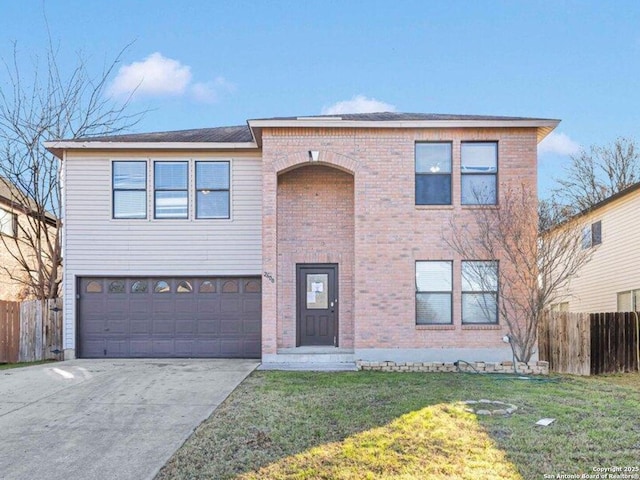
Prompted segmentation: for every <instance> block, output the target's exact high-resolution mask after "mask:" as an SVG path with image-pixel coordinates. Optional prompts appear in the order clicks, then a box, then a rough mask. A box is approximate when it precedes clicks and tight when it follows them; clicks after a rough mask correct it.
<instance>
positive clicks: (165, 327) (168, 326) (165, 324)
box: [153, 318, 176, 335]
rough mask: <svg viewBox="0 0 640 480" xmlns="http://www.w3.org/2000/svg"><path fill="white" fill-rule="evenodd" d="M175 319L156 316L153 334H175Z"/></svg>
mask: <svg viewBox="0 0 640 480" xmlns="http://www.w3.org/2000/svg"><path fill="white" fill-rule="evenodd" d="M175 326H176V324H175V321H174V320H172V319H170V318H154V319H153V334H154V335H175V330H176V329H175Z"/></svg>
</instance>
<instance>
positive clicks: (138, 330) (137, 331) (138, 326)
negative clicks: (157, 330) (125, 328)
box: [129, 319, 151, 335]
mask: <svg viewBox="0 0 640 480" xmlns="http://www.w3.org/2000/svg"><path fill="white" fill-rule="evenodd" d="M130 324H131V328H130V330H129V331H130V333H131V334H134V335H142V334H150V333H151V320H148V319H144V320H131V322H130Z"/></svg>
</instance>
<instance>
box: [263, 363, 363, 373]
mask: <svg viewBox="0 0 640 480" xmlns="http://www.w3.org/2000/svg"><path fill="white" fill-rule="evenodd" d="M257 370H286V371H293V372H355V371H356V370H358V367H356V363H355V362H337V363H336V362H320V363H315V362H304V363H303V362H269V363H261V364H260V365H259V366H258V368H257Z"/></svg>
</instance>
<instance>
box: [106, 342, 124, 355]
mask: <svg viewBox="0 0 640 480" xmlns="http://www.w3.org/2000/svg"><path fill="white" fill-rule="evenodd" d="M128 343H129V342H127V341H125V340H120V339H113V338H110V339H107V341H106V349H107V352H109V354H112V355H113V356H114V357H127V356H129V344H128Z"/></svg>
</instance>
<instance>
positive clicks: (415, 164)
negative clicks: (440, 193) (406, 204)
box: [413, 140, 453, 207]
mask: <svg viewBox="0 0 640 480" xmlns="http://www.w3.org/2000/svg"><path fill="white" fill-rule="evenodd" d="M425 144H426V145H449V164H450V168H449V172H448V173H439V172H418V171H417V167H418V145H425ZM413 174H414V175H413V183H414V193H413V195H414V203H415V206H416V207H424V206H429V207H443V206H450V205H453V140H442V141H440V140H438V141H415V142H414V145H413ZM418 176H421V177H424V176H427V177H432V178H434V177H443V178H444V177H449V201H448V202H447V203H418V181H417V179H418Z"/></svg>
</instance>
